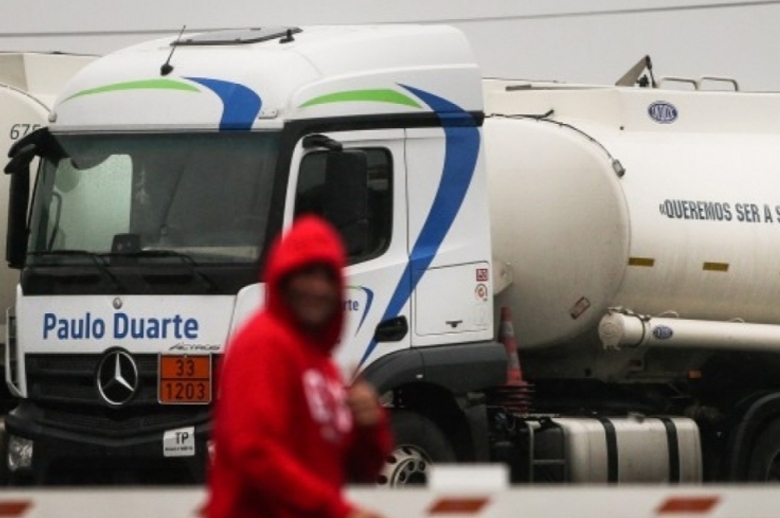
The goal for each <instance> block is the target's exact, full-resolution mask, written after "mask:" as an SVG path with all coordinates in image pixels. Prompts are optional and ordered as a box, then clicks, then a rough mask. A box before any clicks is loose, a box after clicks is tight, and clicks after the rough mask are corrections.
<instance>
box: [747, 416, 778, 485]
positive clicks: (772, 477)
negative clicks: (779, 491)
mask: <svg viewBox="0 0 780 518" xmlns="http://www.w3.org/2000/svg"><path fill="white" fill-rule="evenodd" d="M747 479H748V481H751V482H780V419H777V420H775V421H772V422H771V423H770V424H769V425H768V426H767V427H766V428H764V430H763V431H762V432H761V434H760V435H759V436H758V438H757V439H756V441H755V444H754V445H753V450H752V451H751V452H750V462H749V464H748V472H747Z"/></svg>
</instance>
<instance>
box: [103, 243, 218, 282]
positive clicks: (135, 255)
mask: <svg viewBox="0 0 780 518" xmlns="http://www.w3.org/2000/svg"><path fill="white" fill-rule="evenodd" d="M102 256H103V257H109V258H111V257H118V258H128V259H144V258H152V259H154V258H158V259H166V258H173V259H179V260H180V261H181V262H182V264H185V265H187V266H189V271H190V273H191V274H192V275H193V276H194V277H195V278H196V279H198V280H199V281H200V282H201V283H202V284H203V285H204V286H205V287H206V288H208V289H209V290H215V289H216V288H217V285H216V284H215V283H214V281H213V280H211V278H209V276H207V275H206V274H205V273H203V272H201V271H200V270H198V266H199V264H198V263H197V262H196V261H195V260H194V259H193V258H192V257H190V256H189V255H187V254H184V253H181V252H176V251H174V250H135V251H133V252H112V253H109V254H102Z"/></svg>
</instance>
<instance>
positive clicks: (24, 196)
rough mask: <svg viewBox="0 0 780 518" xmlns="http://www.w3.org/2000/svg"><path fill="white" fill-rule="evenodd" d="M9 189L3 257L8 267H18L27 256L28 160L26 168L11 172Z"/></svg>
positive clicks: (21, 265) (20, 266) (22, 264)
mask: <svg viewBox="0 0 780 518" xmlns="http://www.w3.org/2000/svg"><path fill="white" fill-rule="evenodd" d="M17 156H18V155H17ZM9 165H10V164H9ZM6 170H8V168H6ZM9 191H10V192H9V199H8V231H7V233H6V236H5V259H6V261H8V266H9V267H10V268H16V269H20V268H22V267H23V266H24V260H25V257H26V256H27V237H28V230H29V229H28V228H27V208H28V205H29V200H30V169H29V161H28V162H27V167H26V168H20V169H17V170H16V171H15V172H13V173H12V174H11V185H10V189H9Z"/></svg>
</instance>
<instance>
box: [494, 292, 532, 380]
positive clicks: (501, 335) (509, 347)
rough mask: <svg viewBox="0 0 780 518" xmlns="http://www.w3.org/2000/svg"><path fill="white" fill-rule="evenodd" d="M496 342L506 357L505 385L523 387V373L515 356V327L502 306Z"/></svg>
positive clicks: (507, 311) (506, 309)
mask: <svg viewBox="0 0 780 518" xmlns="http://www.w3.org/2000/svg"><path fill="white" fill-rule="evenodd" d="M498 341H499V342H501V343H502V344H504V349H505V350H506V356H507V366H506V385H507V386H516V387H519V386H523V385H525V384H524V383H523V372H522V371H521V370H520V357H519V356H518V354H517V341H516V340H515V327H514V326H513V325H512V312H511V310H510V309H509V308H508V307H506V306H504V307H502V308H501V321H500V322H499V328H498Z"/></svg>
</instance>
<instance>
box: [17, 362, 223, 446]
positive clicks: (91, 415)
mask: <svg viewBox="0 0 780 518" xmlns="http://www.w3.org/2000/svg"><path fill="white" fill-rule="evenodd" d="M101 359H102V355H99V354H28V355H26V357H25V367H26V373H27V395H28V398H29V400H30V401H31V402H34V403H35V404H36V406H38V407H39V408H40V410H41V413H40V414H39V415H38V419H37V420H38V422H39V423H40V424H41V425H47V426H55V427H57V428H61V429H67V430H72V431H83V432H87V433H90V434H96V435H103V436H110V437H123V436H132V435H136V434H138V433H145V432H152V431H155V430H157V429H170V428H172V427H177V426H184V425H190V424H195V423H197V422H203V421H205V420H207V419H208V418H209V415H210V406H208V405H188V406H168V405H165V406H164V405H160V404H159V403H158V401H157V377H158V372H157V369H158V361H159V360H158V355H156V354H138V355H133V360H135V362H136V366H137V368H138V390H137V392H136V394H135V396H134V397H133V399H132V400H131V401H129V402H128V403H127V404H125V405H123V406H121V407H118V408H115V407H110V406H108V405H107V404H106V403H105V402H104V400H103V399H102V398H101V397H100V394H99V392H98V389H97V383H96V375H97V370H98V366H99V364H100V361H101Z"/></svg>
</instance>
